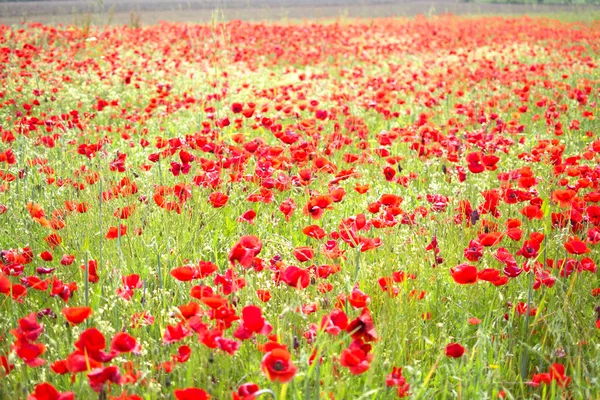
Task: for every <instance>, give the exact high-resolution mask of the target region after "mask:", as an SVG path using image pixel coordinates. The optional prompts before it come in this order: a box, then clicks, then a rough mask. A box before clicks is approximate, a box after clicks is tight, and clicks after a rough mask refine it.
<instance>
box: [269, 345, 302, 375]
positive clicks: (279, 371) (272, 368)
mask: <svg viewBox="0 0 600 400" xmlns="http://www.w3.org/2000/svg"><path fill="white" fill-rule="evenodd" d="M261 369H262V371H263V373H264V374H265V376H266V377H267V378H269V380H270V381H279V382H281V383H286V382H289V381H291V380H292V379H293V378H294V375H296V371H297V370H298V369H297V368H296V366H295V365H294V364H293V363H292V360H291V356H290V353H289V352H288V351H287V350H285V349H282V348H275V349H273V350H271V351H269V352H268V353H267V354H265V355H264V357H263V359H262V363H261Z"/></svg>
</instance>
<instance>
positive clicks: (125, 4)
mask: <svg viewBox="0 0 600 400" xmlns="http://www.w3.org/2000/svg"><path fill="white" fill-rule="evenodd" d="M565 12H567V13H574V14H577V13H582V14H583V13H590V12H592V13H598V12H600V0H57V1H54V0H16V1H15V0H0V23H3V24H15V23H22V22H32V21H36V22H43V23H64V24H68V23H76V24H80V23H94V24H115V23H116V24H132V25H135V24H142V23H143V24H153V23H157V22H159V21H161V20H164V21H184V22H210V21H214V20H218V21H227V20H232V19H241V20H248V21H258V20H302V19H313V18H355V17H363V18H374V17H393V16H407V17H409V16H414V15H417V14H423V15H435V14H444V13H452V14H506V15H522V14H553V13H565Z"/></svg>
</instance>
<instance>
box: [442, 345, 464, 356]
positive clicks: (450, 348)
mask: <svg viewBox="0 0 600 400" xmlns="http://www.w3.org/2000/svg"><path fill="white" fill-rule="evenodd" d="M463 354H465V348H464V347H462V346H461V345H460V344H459V343H450V344H448V345H447V346H446V356H448V357H451V358H460V357H462V355H463Z"/></svg>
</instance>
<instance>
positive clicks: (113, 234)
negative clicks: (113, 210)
mask: <svg viewBox="0 0 600 400" xmlns="http://www.w3.org/2000/svg"><path fill="white" fill-rule="evenodd" d="M126 234H127V226H125V225H120V226H119V227H116V226H111V227H110V228H108V232H107V233H106V238H107V239H109V240H111V239H116V238H118V237H119V236H125V235H126Z"/></svg>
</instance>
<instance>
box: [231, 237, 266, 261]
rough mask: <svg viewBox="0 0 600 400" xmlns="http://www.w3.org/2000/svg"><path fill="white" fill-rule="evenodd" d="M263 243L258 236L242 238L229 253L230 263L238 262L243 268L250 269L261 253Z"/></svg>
mask: <svg viewBox="0 0 600 400" xmlns="http://www.w3.org/2000/svg"><path fill="white" fill-rule="evenodd" d="M261 250H262V242H261V241H260V239H259V238H257V237H256V236H242V237H241V238H240V240H239V241H238V242H237V243H236V244H235V245H234V246H233V248H232V249H231V251H230V252H229V261H230V262H231V263H235V261H237V262H238V263H240V265H241V266H243V267H246V268H247V267H250V266H251V265H252V262H253V261H254V257H256V256H257V255H258V254H259V253H260V251H261Z"/></svg>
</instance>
